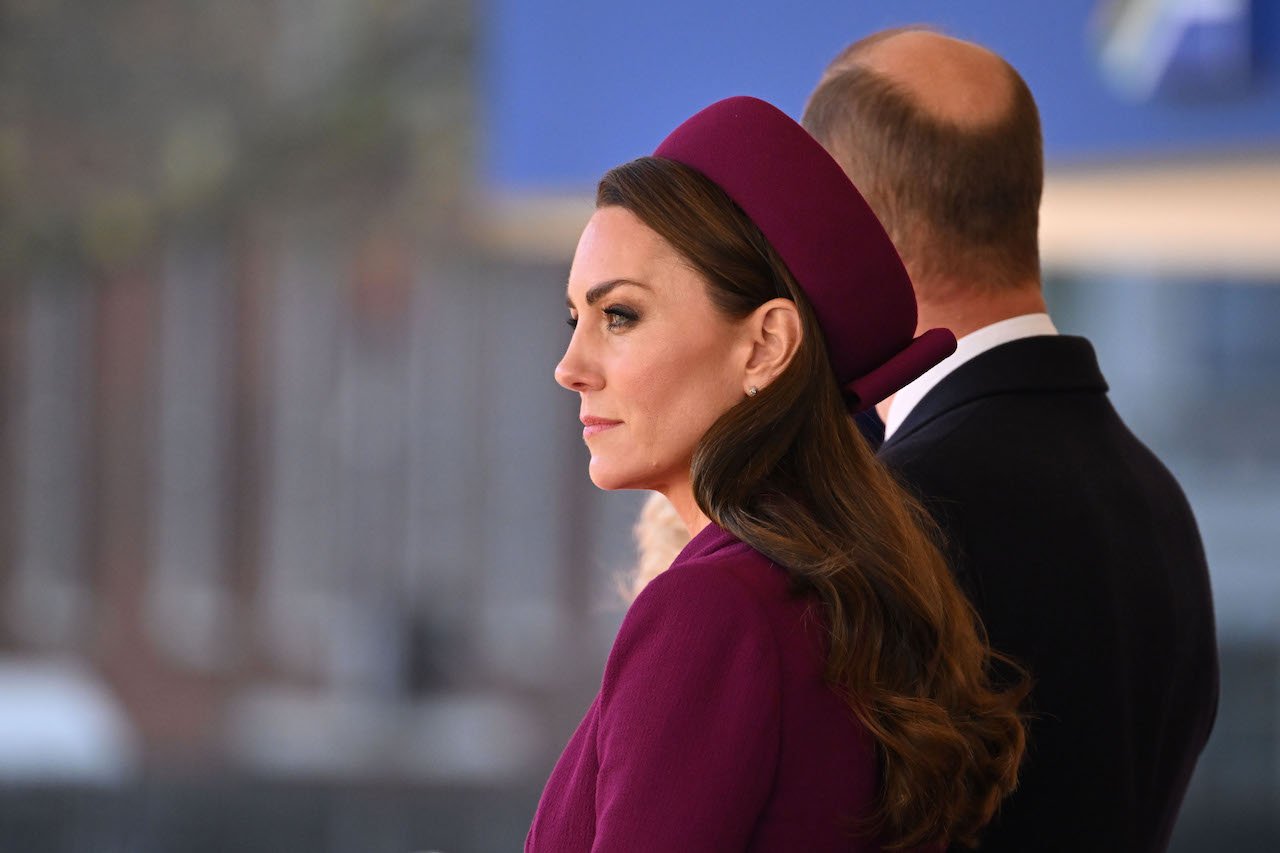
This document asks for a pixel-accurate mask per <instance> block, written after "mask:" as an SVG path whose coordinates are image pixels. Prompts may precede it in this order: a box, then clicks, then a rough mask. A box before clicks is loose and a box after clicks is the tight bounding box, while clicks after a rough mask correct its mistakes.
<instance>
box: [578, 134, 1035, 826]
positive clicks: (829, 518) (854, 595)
mask: <svg viewBox="0 0 1280 853" xmlns="http://www.w3.org/2000/svg"><path fill="white" fill-rule="evenodd" d="M596 205H597V207H607V206H618V207H623V208H625V209H627V210H629V211H631V212H632V213H634V214H635V215H636V216H637V217H638V218H639V219H640V220H641V221H642V222H644V223H645V224H646V225H648V226H649V227H650V228H652V229H653V230H654V231H656V232H657V233H658V234H659V235H661V236H662V237H663V238H664V239H665V240H666V241H667V242H668V243H670V244H671V245H672V246H673V247H675V249H676V250H677V251H678V252H679V254H680V255H682V256H683V257H684V259H685V260H686V262H687V263H689V264H690V265H691V266H692V268H693V269H695V270H697V271H698V272H699V273H700V274H701V275H702V276H703V277H704V278H705V279H706V281H707V283H708V293H709V295H710V297H711V299H712V301H713V303H714V304H715V305H716V306H717V307H718V308H719V309H720V310H721V311H723V312H724V313H725V314H727V315H729V316H731V317H735V318H741V317H745V316H747V315H748V314H749V313H750V312H751V311H752V310H754V309H755V308H757V307H758V306H760V305H761V304H763V303H764V302H767V301H768V300H770V299H773V298H776V297H785V298H787V299H790V300H792V301H793V302H795V304H796V306H797V307H798V309H799V311H800V315H801V318H802V323H803V339H802V341H801V344H800V346H799V348H798V350H797V352H796V354H795V356H794V358H793V359H792V361H791V363H790V364H789V365H788V366H787V368H786V369H785V370H784V371H783V373H782V374H781V375H779V376H778V377H777V378H776V379H775V380H774V381H773V382H772V383H771V384H769V385H768V387H766V388H761V389H760V392H759V394H758V395H757V396H755V397H750V398H744V400H743V402H741V403H740V404H738V405H737V406H735V407H733V408H732V409H731V410H729V411H728V412H726V413H725V414H724V415H723V416H722V417H721V418H720V419H719V420H718V421H717V422H716V423H715V424H714V425H713V426H712V427H711V429H710V430H708V432H707V434H706V435H705V436H703V438H702V440H701V442H700V444H699V446H698V448H697V449H696V451H695V453H694V457H693V470H692V476H693V490H694V495H695V497H696V499H697V502H698V506H699V507H700V508H701V509H702V511H703V512H704V513H705V514H706V515H707V517H708V518H710V519H711V520H713V521H714V522H716V523H717V524H719V525H720V526H721V527H723V528H725V529H726V530H728V531H729V532H730V533H732V534H733V535H734V536H737V537H738V538H739V539H741V540H742V541H743V542H746V543H747V544H749V545H751V546H752V547H753V548H755V549H756V550H758V551H760V552H761V553H763V554H765V555H767V556H768V557H769V558H770V559H772V560H774V561H776V562H777V563H779V564H780V565H783V566H786V567H787V569H788V570H789V573H790V575H791V577H792V580H793V583H794V585H795V586H796V588H797V589H803V590H807V591H812V592H813V593H816V595H817V596H818V598H819V599H821V601H822V603H823V605H824V607H825V612H826V616H827V618H828V628H829V631H830V650H829V656H828V659H827V662H826V678H827V681H828V682H829V683H830V684H831V686H832V687H833V688H834V689H836V690H837V691H838V692H839V693H840V694H841V695H842V696H843V697H844V699H845V700H846V701H847V702H848V703H849V707H850V708H851V710H852V712H853V714H854V715H855V716H856V717H857V719H858V720H860V721H861V722H862V724H863V725H865V726H866V727H867V729H868V730H870V732H871V734H872V735H873V737H874V738H875V740H876V742H877V744H878V755H879V760H880V773H881V785H880V788H879V796H878V799H877V801H876V803H875V806H874V809H873V812H872V813H871V814H870V815H869V816H866V819H865V820H859V821H858V826H859V831H860V832H862V833H864V834H867V835H869V836H872V837H876V838H878V839H879V841H880V843H882V844H883V845H884V846H885V847H887V848H890V849H900V848H907V847H913V846H916V845H921V844H932V843H948V842H959V843H962V844H967V845H973V844H975V843H976V839H977V834H978V831H979V830H980V829H981V828H982V827H983V826H984V825H985V824H986V823H987V822H988V821H989V820H990V819H991V817H992V816H993V814H994V813H995V811H996V808H997V806H998V805H999V803H1000V800H1001V799H1002V798H1003V797H1004V796H1005V795H1006V794H1008V793H1009V792H1010V791H1011V790H1013V788H1014V785H1015V783H1016V780H1017V772H1018V764H1019V762H1020V760H1021V757H1022V753H1023V749H1024V746H1025V730H1024V723H1023V720H1022V718H1021V717H1020V715H1019V712H1018V706H1019V704H1020V703H1021V701H1022V700H1023V698H1025V696H1026V693H1027V690H1028V689H1029V686H1028V683H1027V680H1026V678H1025V675H1023V674H1022V673H1021V671H1020V670H1018V669H1017V668H1016V667H1014V666H1013V665H1012V664H1011V663H1010V664H1009V666H1008V667H1007V669H1008V671H1007V672H1004V668H1003V667H1002V677H1001V681H1003V682H1005V684H1006V685H1007V686H1004V687H1000V686H997V685H996V683H995V677H994V675H993V671H992V667H993V663H995V662H997V661H1005V659H1004V658H1002V657H1000V656H999V655H996V654H995V653H994V652H993V651H992V650H991V648H990V647H989V646H988V645H987V642H986V638H985V635H984V633H983V630H982V628H981V625H980V623H979V621H978V619H977V617H976V615H975V613H974V611H973V609H972V607H971V606H970V605H969V603H968V600H967V599H966V598H965V596H964V594H963V593H962V592H961V591H960V589H959V587H958V586H957V585H956V582H955V580H954V578H953V576H952V574H951V572H950V570H949V568H948V566H947V565H946V562H945V560H944V559H943V557H942V554H941V552H940V550H939V547H938V545H937V540H936V536H937V534H936V528H935V527H934V525H933V523H932V522H931V521H930V520H929V517H928V516H927V514H926V513H925V511H924V510H923V509H922V507H921V506H920V504H919V503H918V502H916V501H915V500H914V499H912V498H911V497H910V496H909V495H908V494H907V492H906V491H905V490H904V489H903V488H902V487H900V486H899V485H898V484H897V482H895V480H894V479H893V477H892V476H891V475H890V474H889V472H888V471H887V470H886V469H885V468H884V467H883V466H882V465H881V464H880V463H879V462H878V461H877V460H876V459H875V457H874V456H873V455H872V453H871V450H870V448H869V447H868V446H867V444H866V442H865V441H864V440H863V439H862V437H861V435H859V433H858V431H857V429H856V428H855V427H854V425H853V422H852V419H851V418H850V417H849V414H848V412H847V411H846V409H845V404H844V401H843V399H842V397H841V394H840V389H839V387H838V386H837V384H836V379H835V376H834V375H833V373H832V370H831V367H830V365H829V363H828V361H827V356H826V349H825V344H824V342H823V337H822V333H821V331H820V329H819V328H818V323H817V320H816V318H815V315H814V313H813V310H812V309H811V308H810V306H809V302H808V300H807V299H806V298H805V295H804V292H803V291H802V290H801V289H800V287H799V285H798V284H797V283H796V281H795V279H794V278H793V277H792V275H791V273H790V272H789V271H788V269H787V267H786V264H785V263H783V261H782V259H781V258H780V257H779V256H778V254H777V253H776V252H775V251H774V250H773V248H772V246H770V244H769V242H768V241H767V240H766V239H765V237H764V235H763V234H762V233H761V232H760V230H759V229H758V228H757V227H756V226H755V224H754V223H753V222H752V221H751V220H750V219H749V218H748V217H747V216H746V214H744V213H743V212H742V210H741V209H740V208H738V206H737V205H735V204H734V203H733V201H732V200H731V199H730V198H729V197H728V196H727V195H726V194H725V193H724V191H723V190H721V189H720V188H719V187H718V186H716V185H715V184H714V183H712V182H711V181H710V180H708V179H707V178H705V177H704V176H702V175H701V174H700V173H698V172H696V171H694V170H693V169H690V168H688V167H686V166H683V165H681V164H679V163H676V162H673V161H670V160H663V159H657V158H652V157H642V158H640V159H638V160H634V161H632V162H630V163H626V164H624V165H622V166H619V167H617V168H616V169H613V170H612V171H610V172H608V173H607V174H606V175H605V176H604V178H603V179H602V180H601V182H600V185H599V188H598V192H597V197H596Z"/></svg>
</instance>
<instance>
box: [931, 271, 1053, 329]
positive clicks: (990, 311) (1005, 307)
mask: <svg viewBox="0 0 1280 853" xmlns="http://www.w3.org/2000/svg"><path fill="white" fill-rule="evenodd" d="M937 290H938V291H941V292H943V293H944V295H943V296H941V297H937V298H934V297H930V296H927V295H925V294H928V293H929V291H930V288H927V287H922V288H919V289H918V291H917V295H918V297H919V314H918V320H917V323H916V334H917V335H918V334H920V333H921V332H924V331H925V330H927V329H936V328H939V327H941V328H944V329H950V330H951V332H952V334H954V335H955V336H956V337H957V338H963V337H964V336H965V335H968V334H971V333H973V332H976V331H978V329H982V328H985V327H987V326H990V325H991V324H992V323H999V322H1000V321H1001V320H1008V319H1009V318H1010V317H1021V316H1022V315H1024V314H1040V313H1045V312H1047V311H1048V308H1047V307H1046V306H1045V301H1044V294H1043V293H1041V291H1040V283H1039V282H1038V281H1037V282H1031V283H1029V284H1026V285H1023V286H1020V287H1017V288H1008V289H1002V290H997V291H991V292H986V291H979V292H974V291H973V290H969V289H966V288H958V287H948V288H938V289H937ZM921 291H923V292H921Z"/></svg>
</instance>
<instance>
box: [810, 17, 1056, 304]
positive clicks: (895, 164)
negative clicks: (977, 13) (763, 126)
mask: <svg viewBox="0 0 1280 853" xmlns="http://www.w3.org/2000/svg"><path fill="white" fill-rule="evenodd" d="M803 123H804V126H805V127H806V128H807V129H808V130H809V132H810V133H812V134H813V135H814V136H815V137H816V138H817V139H818V141H819V142H821V143H822V144H823V145H824V146H825V147H826V148H827V149H828V150H829V151H830V152H831V153H832V154H833V155H834V156H835V158H836V159H837V160H838V161H839V162H840V164H841V165H842V166H843V167H844V169H845V171H846V172H847V173H848V174H849V177H850V178H852V179H853V182H854V183H855V184H856V185H857V186H858V189H859V190H861V191H862V193H863V195H864V196H865V197H866V199H867V201H868V202H869V203H870V204H871V206H872V208H873V209H874V210H875V212H876V214H877V215H878V216H879V217H880V219H881V221H882V222H883V223H884V225H885V228H886V229H887V230H888V231H889V235H890V237H892V238H893V241H894V243H895V245H896V246H897V247H898V251H899V252H900V253H901V255H902V257H903V260H904V261H905V262H906V265H907V268H908V270H909V271H910V273H911V277H912V279H913V281H914V282H915V284H916V289H917V292H918V294H919V296H920V298H921V299H922V300H928V299H932V298H940V299H946V298H949V296H950V295H952V293H953V291H957V290H973V289H979V290H983V291H987V292H992V291H999V290H1011V289H1019V288H1025V287H1038V284H1039V274H1040V264H1039V248H1038V243H1037V229H1038V225H1039V208H1040V191H1041V187H1042V185H1043V180H1044V161H1043V153H1042V143H1041V137H1040V117H1039V114H1038V113H1037V111H1036V105H1035V101H1034V100H1033V99H1032V97H1031V92H1030V91H1029V90H1028V88H1027V85H1026V83H1025V82H1023V80H1022V78H1021V77H1020V76H1019V75H1018V73H1017V72H1016V71H1015V70H1014V69H1013V68H1012V67H1011V66H1010V65H1009V64H1008V63H1007V62H1005V61H1004V60H1003V59H1001V58H1000V57H998V56H996V55H995V54H994V53H991V52H990V51H988V50H986V49H984V48H981V47H979V46H977V45H975V44H971V43H969V42H963V41H959V40H957V39H952V38H948V37H946V36H942V35H940V34H938V33H934V32H931V31H928V30H922V29H914V28H912V29H903V30H889V31H886V32H882V33H877V34H876V35H873V36H870V37H868V38H865V39H862V40H861V41H858V42H855V43H854V44H852V45H850V46H849V47H847V48H845V50H843V51H842V52H841V53H840V55H839V56H837V57H836V58H835V60H833V61H832V63H831V64H830V65H829V66H828V67H827V70H826V73H825V74H824V75H823V78H822V80H821V82H820V83H819V84H818V87H817V88H816V89H815V90H814V92H813V94H812V95H811V96H810V98H809V103H808V105H807V106H806V107H805V113H804V120H803ZM955 295H958V294H955Z"/></svg>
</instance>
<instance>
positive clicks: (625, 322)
mask: <svg viewBox="0 0 1280 853" xmlns="http://www.w3.org/2000/svg"><path fill="white" fill-rule="evenodd" d="M604 313H605V316H606V317H608V318H609V328H610V329H623V328H626V327H627V326H630V325H631V324H632V323H634V322H635V321H636V320H639V319H640V315H639V314H637V313H636V312H635V311H632V310H631V309H630V308H626V307H624V306H622V305H614V306H612V307H610V308H606V309H604Z"/></svg>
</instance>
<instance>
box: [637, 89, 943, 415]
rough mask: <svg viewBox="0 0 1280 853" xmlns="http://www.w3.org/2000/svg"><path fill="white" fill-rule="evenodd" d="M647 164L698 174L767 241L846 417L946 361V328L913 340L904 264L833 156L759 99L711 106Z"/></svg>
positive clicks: (912, 301) (913, 307)
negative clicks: (820, 349) (822, 353)
mask: <svg viewBox="0 0 1280 853" xmlns="http://www.w3.org/2000/svg"><path fill="white" fill-rule="evenodd" d="M653 156H655V157H662V158H664V159H667V160H674V161H676V162H677V163H683V164H684V165H686V166H689V167H690V168H693V169H696V170H697V171H699V172H701V173H702V174H703V175H705V176H706V177H707V178H709V179H710V180H711V181H713V182H714V183H715V184H716V185H718V186H719V187H720V188H721V189H722V190H724V191H725V192H726V193H727V194H728V195H729V197H730V198H732V199H733V200H734V201H735V202H736V203H737V204H738V206H739V207H741V208H742V210H743V211H744V212H745V213H746V214H747V216H748V217H750V218H751V221H752V222H754V223H755V224H756V226H757V227H758V228H759V229H760V231H761V232H763V234H764V236H765V237H766V238H768V240H769V243H770V244H771V245H772V246H773V248H774V249H775V250H776V251H777V252H778V254H779V255H781V256H782V259H783V260H784V261H785V262H786V264H787V268H788V269H789V270H790V271H791V274H792V275H793V276H795V278H796V281H797V282H799V284H800V287H801V288H803V289H804V292H805V295H806V296H807V297H808V298H809V302H810V304H812V305H813V310H814V313H815V314H817V317H818V323H819V325H820V326H821V327H822V333H823V336H824V337H825V338H826V341H827V355H828V357H829V358H830V360H831V366H832V368H834V370H835V374H836V379H837V380H838V381H839V382H840V385H841V387H842V389H843V391H844V394H845V399H846V401H847V402H848V405H849V408H850V409H851V410H853V411H861V410H863V409H868V408H870V407H871V406H874V405H875V404H876V403H878V402H880V401H881V400H883V399H884V398H885V397H888V396H889V395H890V394H892V393H894V392H895V391H897V390H898V389H900V388H902V387H903V386H904V385H906V384H907V383H909V382H911V381H912V380H914V379H916V378H917V377H918V376H920V375H921V374H922V373H924V372H925V371H926V370H928V369H929V368H931V367H933V366H934V365H935V364H937V363H938V362H940V361H942V360H943V359H944V358H946V357H947V356H949V355H950V354H951V353H953V352H955V349H956V339H955V336H954V335H953V334H951V332H950V331H948V330H946V329H930V330H929V331H927V332H925V333H924V334H923V335H921V336H920V337H918V338H915V339H914V340H913V339H912V337H913V335H915V329H916V299H915V294H914V293H913V292H912V290H911V279H909V278H908V277H907V271H906V268H905V267H903V265H902V259H901V258H899V257H898V252H897V250H896V249H894V247H893V243H891V242H890V241H889V236H888V235H887V234H886V233H885V231H884V228H883V227H882V226H881V225H880V220H878V219H876V216H875V214H874V213H872V212H871V208H870V207H869V206H868V205H867V203H866V201H864V200H863V198H862V195H861V193H859V192H858V190H857V189H856V188H855V187H854V186H853V184H852V183H851V182H850V181H849V178H848V177H847V176H846V175H845V173H844V170H843V169H841V168H840V164H838V163H837V162H836V161H835V160H834V159H832V157H831V155H830V154H828V153H827V152H826V149H824V148H823V147H822V146H821V145H819V144H818V142H817V140H815V139H814V138H813V137H812V136H810V135H809V134H808V132H807V131H805V129H804V128H802V127H801V126H800V125H798V124H796V123H795V122H794V121H792V120H791V119H790V118H789V117H788V116H787V115H786V114H785V113H783V112H782V111H781V110H779V109H777V108H776V107H774V106H773V105H771V104H768V103H766V102H764V101H762V100H759V99H758V98H749V97H741V96H740V97H735V98H726V99H725V100H723V101H717V102H716V103H714V104H712V105H711V106H709V107H707V108H706V109H704V110H702V111H701V112H699V113H697V114H696V115H694V116H693V117H692V118H690V119H689V120H688V121H686V122H685V123H684V124H682V125H680V126H679V127H677V128H676V129H675V130H674V131H672V132H671V135H670V136H668V137H667V138H666V139H665V140H663V142H662V144H661V145H659V146H658V148H657V150H656V151H654V152H653Z"/></svg>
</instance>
